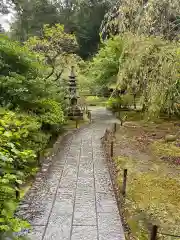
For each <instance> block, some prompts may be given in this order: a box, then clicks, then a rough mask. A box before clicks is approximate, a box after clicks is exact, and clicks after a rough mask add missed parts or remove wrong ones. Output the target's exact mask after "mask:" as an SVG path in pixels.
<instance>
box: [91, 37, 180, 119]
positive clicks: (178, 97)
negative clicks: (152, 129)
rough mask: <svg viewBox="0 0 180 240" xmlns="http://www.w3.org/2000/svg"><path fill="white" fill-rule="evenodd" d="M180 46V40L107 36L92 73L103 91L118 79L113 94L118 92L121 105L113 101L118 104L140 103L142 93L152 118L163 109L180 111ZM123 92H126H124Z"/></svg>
mask: <svg viewBox="0 0 180 240" xmlns="http://www.w3.org/2000/svg"><path fill="white" fill-rule="evenodd" d="M179 47H180V45H179V43H176V42H170V41H165V40H162V39H160V38H155V37H149V38H148V37H144V36H138V35H133V34H124V35H123V36H122V37H120V36H117V37H114V38H112V39H109V40H107V41H106V42H105V44H104V46H103V48H102V49H101V50H100V51H99V53H98V54H97V55H96V56H95V57H94V59H93V61H92V63H91V64H90V69H89V75H90V78H91V79H93V80H94V81H93V82H94V86H95V88H96V89H97V87H98V88H99V90H100V91H102V90H103V87H104V88H105V87H109V88H111V85H112V84H113V83H115V82H117V84H115V87H114V92H113V93H112V96H117V92H118V98H119V100H118V104H120V105H117V104H115V102H116V103H117V101H111V102H109V104H112V106H113V105H114V107H115V108H117V106H123V105H124V107H125V106H127V105H129V106H131V105H134V106H135V107H136V103H135V100H136V97H138V98H139V99H140V105H141V106H143V110H144V111H145V112H146V113H147V114H148V117H150V118H153V117H158V116H159V115H160V114H162V113H166V114H168V115H169V116H172V115H179V111H180V109H179V103H180V79H179V64H180V57H179V56H180V55H179ZM118 68H119V70H117V69H118ZM117 73H118V74H117ZM122 92H123V93H126V94H125V95H120V94H119V93H122ZM113 94H114V95H113ZM115 105H116V106H115ZM114 107H113V108H114Z"/></svg>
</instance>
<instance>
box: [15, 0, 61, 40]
mask: <svg viewBox="0 0 180 240" xmlns="http://www.w3.org/2000/svg"><path fill="white" fill-rule="evenodd" d="M58 21H59V19H58V13H57V9H56V6H55V5H53V4H52V3H51V2H50V1H48V0H32V1H28V0H25V1H22V2H21V3H20V2H19V4H17V5H16V20H15V22H14V23H13V24H12V26H11V28H12V36H13V37H14V38H16V39H18V40H20V41H26V40H27V39H28V37H30V36H34V35H36V36H41V35H42V31H43V25H44V24H50V25H53V24H55V23H58Z"/></svg>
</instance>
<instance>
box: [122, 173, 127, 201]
mask: <svg viewBox="0 0 180 240" xmlns="http://www.w3.org/2000/svg"><path fill="white" fill-rule="evenodd" d="M126 184H127V169H124V176H123V186H122V195H123V196H124V197H125V196H126Z"/></svg>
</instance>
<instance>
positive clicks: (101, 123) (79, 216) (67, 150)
mask: <svg viewBox="0 0 180 240" xmlns="http://www.w3.org/2000/svg"><path fill="white" fill-rule="evenodd" d="M92 118H93V123H92V124H90V125H88V126H87V127H85V128H83V129H79V130H77V132H76V133H74V134H72V135H70V136H68V137H66V139H65V140H64V142H63V143H62V144H61V146H60V151H59V152H58V154H57V155H56V156H54V158H53V161H52V163H51V164H49V163H44V165H43V169H42V171H41V172H40V173H39V174H38V175H37V178H36V181H35V184H34V186H33V188H32V189H31V190H30V192H29V193H28V194H27V196H26V198H25V199H24V201H23V203H22V205H21V207H20V210H19V214H20V215H21V216H23V217H24V218H25V219H27V220H28V221H30V223H31V224H32V226H33V231H32V233H31V235H30V239H32V240H124V232H123V228H122V224H121V219H120V216H119V213H118V208H117V204H116V200H115V196H114V193H113V190H112V183H111V180H110V175H109V171H108V167H107V165H106V160H105V155H104V151H103V149H102V146H101V141H100V138H101V137H102V136H103V133H104V131H105V129H106V128H107V126H108V125H109V124H110V123H111V122H112V121H114V119H113V117H112V115H111V114H110V113H109V112H108V111H106V110H105V109H103V108H100V109H96V110H94V111H92Z"/></svg>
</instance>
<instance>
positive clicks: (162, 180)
mask: <svg viewBox="0 0 180 240" xmlns="http://www.w3.org/2000/svg"><path fill="white" fill-rule="evenodd" d="M129 119H130V120H129ZM129 119H127V122H125V123H124V126H122V127H118V130H117V132H116V140H115V149H114V154H115V156H114V161H115V164H116V169H117V171H118V175H117V179H116V180H117V184H118V185H119V186H121V185H122V176H123V169H127V170H128V181H127V194H126V200H125V208H124V209H125V211H124V217H125V220H126V222H127V224H128V227H129V229H130V232H131V233H132V236H133V237H134V239H137V240H145V239H150V238H149V232H150V230H151V228H152V224H156V225H158V227H159V234H158V237H159V239H164V240H170V239H174V238H173V237H172V236H167V235H163V234H164V233H165V234H168V235H180V195H179V194H178V192H179V190H180V138H179V139H176V141H174V142H166V141H165V140H164V138H165V136H166V135H167V134H176V133H177V131H178V130H179V129H180V121H159V123H153V122H151V123H150V122H144V121H142V120H140V119H137V117H136V118H135V121H134V119H133V117H132V116H131V118H129ZM161 233H163V234H161ZM127 239H128V237H127ZM176 239H177V238H176ZM179 239H180V238H179Z"/></svg>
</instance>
